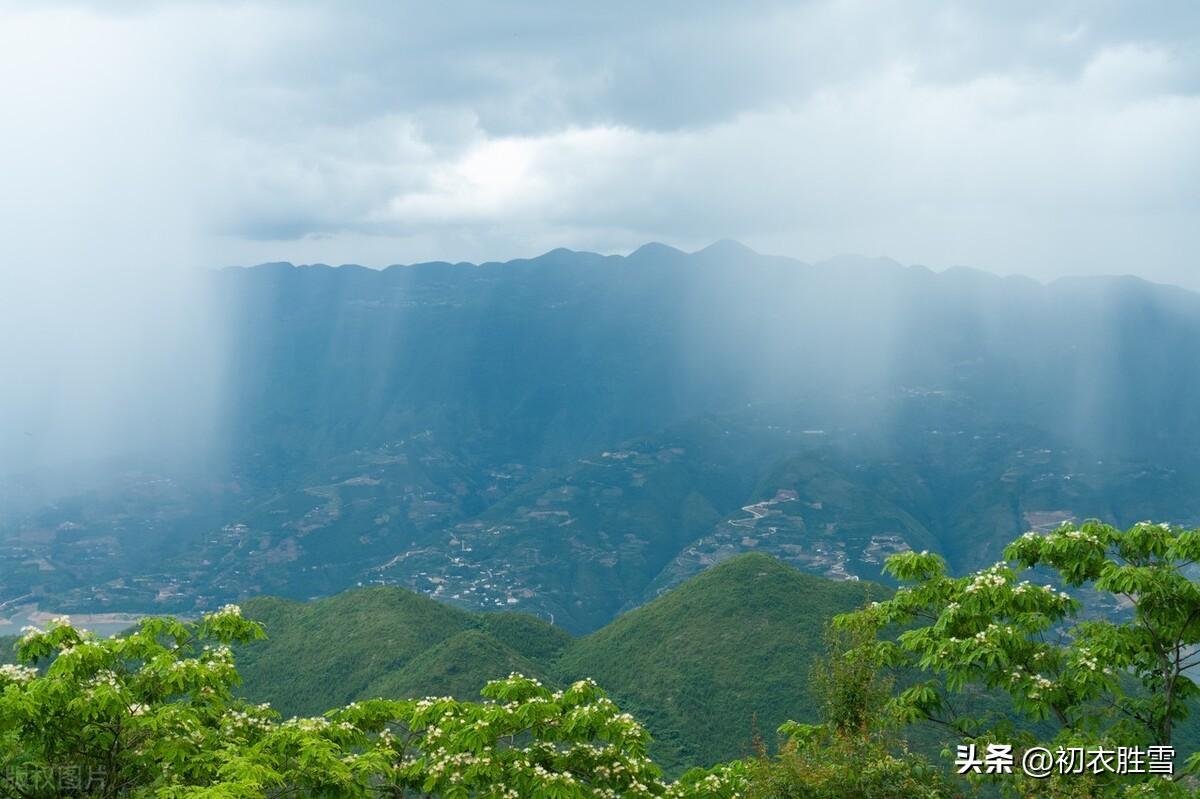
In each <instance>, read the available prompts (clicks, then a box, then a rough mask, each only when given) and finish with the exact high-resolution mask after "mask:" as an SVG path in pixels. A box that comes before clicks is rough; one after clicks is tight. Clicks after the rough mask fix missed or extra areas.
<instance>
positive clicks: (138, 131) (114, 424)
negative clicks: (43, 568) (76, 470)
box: [0, 7, 225, 480]
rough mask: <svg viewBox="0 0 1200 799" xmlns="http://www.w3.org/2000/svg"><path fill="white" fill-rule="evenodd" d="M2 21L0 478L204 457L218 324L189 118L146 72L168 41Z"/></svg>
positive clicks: (96, 24) (27, 16) (40, 16)
mask: <svg viewBox="0 0 1200 799" xmlns="http://www.w3.org/2000/svg"><path fill="white" fill-rule="evenodd" d="M3 13H4V23H3V25H0V73H2V74H4V75H6V76H11V79H8V80H6V81H5V82H4V86H3V88H0V103H2V104H3V107H4V113H5V116H6V119H7V120H8V121H7V122H6V124H5V125H4V127H3V130H2V131H0V175H2V176H3V177H2V179H0V219H2V220H3V222H2V223H0V225H2V226H3V252H2V254H0V386H2V387H3V389H2V391H0V474H6V473H9V474H11V473H29V472H36V471H39V470H45V469H49V468H51V467H54V468H56V469H61V468H62V467H63V466H65V465H68V464H72V465H75V466H79V465H81V464H98V463H99V462H102V461H106V460H109V459H112V458H116V457H123V456H131V455H137V456H139V457H147V456H149V457H155V458H157V457H171V458H175V459H187V458H190V457H192V456H193V455H196V454H198V453H200V452H204V451H210V450H211V449H212V448H213V444H214V442H215V441H216V436H217V435H218V426H219V414H220V408H219V403H220V397H221V389H220V384H221V379H222V366H221V364H222V360H223V354H222V350H223V347H224V346H225V341H224V338H223V330H224V325H223V324H221V322H220V315H219V309H218V308H216V307H214V305H213V304H212V302H211V296H210V294H209V292H208V288H207V284H206V282H205V280H204V279H203V275H202V273H201V271H200V264H199V261H201V260H202V256H200V255H199V253H198V252H197V235H198V231H199V230H200V229H201V228H202V224H203V223H202V221H201V220H200V219H199V218H198V215H197V213H198V199H197V195H196V193H195V191H194V185H195V175H196V174H197V172H198V167H197V164H198V163H200V160H201V159H199V158H197V157H196V155H195V153H194V151H193V150H192V149H191V147H190V145H189V142H193V141H194V138H195V137H194V135H193V134H191V133H189V128H191V126H192V125H193V124H194V122H195V119H194V116H193V115H192V114H191V112H190V110H189V108H188V106H187V105H186V98H184V97H182V96H180V95H179V94H178V93H177V92H176V87H175V86H173V85H172V83H171V82H170V80H161V79H156V78H155V75H156V74H158V75H160V77H161V73H158V72H156V70H157V68H158V67H159V66H160V65H161V64H163V63H168V62H169V59H167V58H166V55H165V54H166V52H167V50H168V49H169V46H170V44H169V42H166V41H161V40H158V39H156V36H155V33H156V32H155V31H154V30H153V28H152V27H148V26H146V25H140V24H136V21H135V22H133V23H131V22H130V21H129V20H122V19H111V18H104V17H99V16H96V15H92V14H89V13H87V12H85V11H83V10H81V9H79V8H73V7H60V8H48V9H44V10H41V11H30V12H28V13H21V12H15V11H10V10H7V9H6V10H5V11H4V12H3ZM46 479H47V480H52V478H50V477H46Z"/></svg>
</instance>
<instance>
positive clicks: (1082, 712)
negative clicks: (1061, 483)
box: [844, 521, 1200, 782]
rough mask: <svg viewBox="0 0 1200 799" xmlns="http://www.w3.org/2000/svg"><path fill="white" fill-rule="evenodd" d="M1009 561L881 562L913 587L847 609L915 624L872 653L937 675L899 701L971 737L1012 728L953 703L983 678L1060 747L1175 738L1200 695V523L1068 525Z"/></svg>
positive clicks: (1026, 543)
mask: <svg viewBox="0 0 1200 799" xmlns="http://www.w3.org/2000/svg"><path fill="white" fill-rule="evenodd" d="M1005 557H1006V558H1007V560H1008V562H1001V563H997V564H995V565H993V566H991V567H989V568H987V569H983V570H981V571H977V572H974V573H973V574H969V575H967V576H965V577H950V576H948V575H947V574H946V570H945V562H944V561H943V560H942V559H941V558H939V557H938V556H936V555H932V554H930V553H928V552H920V553H917V552H906V553H901V554H898V555H895V556H892V557H891V558H889V559H888V562H887V565H886V567H885V568H886V571H887V572H889V573H891V574H892V575H894V576H895V577H896V578H898V579H899V580H901V581H902V582H906V583H910V585H909V586H906V587H903V588H901V589H900V590H899V591H897V592H896V594H895V596H894V597H893V598H892V599H891V600H889V601H886V602H877V603H873V604H872V606H871V607H869V608H867V609H865V610H862V611H859V612H858V613H856V614H852V619H853V621H854V622H855V623H861V622H863V621H864V620H865V621H868V622H869V623H871V624H873V625H874V626H875V627H876V628H877V629H882V628H883V627H886V626H888V625H899V626H902V627H907V628H908V629H906V630H905V631H904V632H903V633H901V634H900V635H899V636H898V638H897V639H896V640H895V641H893V642H888V641H878V642H875V643H873V644H872V646H873V647H875V648H876V655H877V656H878V657H881V658H883V659H885V660H887V661H888V662H890V663H892V664H893V665H910V666H916V667H918V668H920V669H922V670H925V671H927V672H932V673H933V674H935V675H937V676H938V677H939V678H940V679H938V680H931V681H927V682H922V683H919V684H917V685H914V686H912V687H910V688H908V689H907V690H905V691H903V692H901V693H900V695H899V696H898V697H897V699H896V700H895V701H894V708H895V709H896V710H897V711H898V712H899V713H901V714H902V715H903V716H904V717H906V718H908V719H910V720H914V719H928V720H932V721H935V722H939V723H943V724H947V725H950V726H951V727H952V728H954V730H956V731H957V733H959V734H961V735H963V736H965V737H978V738H981V739H982V738H986V737H988V736H989V735H992V736H995V735H996V734H997V733H998V730H999V729H1004V734H1005V735H1008V736H1009V737H1012V736H1013V735H1014V734H1015V731H1014V730H1012V729H1011V727H1010V726H1008V725H1007V721H1004V720H1002V721H1000V724H1001V725H1005V726H1004V727H1002V728H997V727H995V726H994V725H989V723H988V722H987V721H986V720H985V719H984V718H983V717H982V716H981V715H979V714H977V713H971V712H969V711H967V712H964V708H962V707H961V706H960V707H956V701H955V699H956V697H955V696H954V695H955V694H958V693H960V692H962V691H964V689H968V688H970V687H972V686H974V687H976V688H978V687H983V688H986V689H990V690H992V691H997V692H1003V693H1007V694H1008V695H1009V696H1010V697H1011V700H1012V704H1013V707H1014V709H1015V710H1016V711H1017V713H1018V715H1021V716H1024V717H1027V718H1029V719H1032V720H1049V721H1051V722H1052V723H1054V724H1055V725H1056V726H1057V728H1058V729H1059V733H1058V737H1057V738H1056V741H1057V742H1058V743H1060V744H1069V743H1071V742H1078V741H1082V740H1105V739H1107V740H1110V741H1114V742H1116V741H1119V742H1121V743H1125V744H1136V743H1143V744H1147V745H1155V744H1157V745H1169V744H1170V743H1171V734H1172V727H1173V725H1174V723H1175V722H1177V721H1179V720H1180V719H1182V718H1184V717H1185V716H1186V715H1187V713H1188V707H1189V706H1188V700H1190V699H1192V698H1194V697H1195V696H1196V693H1197V687H1196V684H1195V683H1194V682H1193V681H1192V679H1191V678H1190V677H1189V676H1188V674H1187V672H1186V669H1187V668H1188V667H1189V666H1191V665H1193V664H1196V663H1200V651H1198V650H1197V645H1200V587H1198V586H1197V585H1196V584H1195V583H1194V582H1193V581H1192V580H1190V579H1189V578H1188V577H1187V575H1186V574H1185V570H1186V569H1187V568H1188V567H1190V566H1191V565H1192V564H1193V563H1194V562H1196V561H1197V560H1198V559H1200V531H1198V530H1179V529H1174V528H1172V527H1170V526H1168V525H1159V524H1151V523H1149V522H1142V523H1140V524H1136V525H1134V526H1133V527H1130V528H1129V529H1127V530H1119V529H1117V528H1115V527H1112V526H1110V525H1107V524H1103V523H1100V522H1097V521H1088V522H1085V523H1083V524H1079V525H1076V524H1070V523H1064V524H1063V525H1062V526H1060V527H1059V528H1058V529H1057V530H1055V531H1053V532H1051V533H1048V534H1045V535H1039V534H1037V533H1032V532H1031V533H1026V534H1025V535H1024V536H1022V537H1021V538H1019V539H1018V540H1016V541H1015V542H1013V543H1012V544H1011V545H1010V546H1009V547H1008V548H1007V549H1006V550H1005ZM1009 562H1012V563H1014V564H1015V568H1014V567H1012V566H1010V565H1009ZM1035 568H1036V569H1039V570H1040V571H1041V572H1042V573H1043V575H1044V576H1043V578H1042V579H1047V578H1049V580H1050V582H1046V583H1045V584H1042V585H1036V584H1035V583H1034V581H1032V580H1022V579H1019V575H1018V573H1017V571H1016V569H1035ZM1039 582H1040V581H1039ZM1054 582H1057V583H1059V584H1063V585H1065V586H1068V587H1075V588H1079V587H1083V588H1086V589H1089V590H1091V591H1094V592H1097V594H1099V595H1105V594H1107V595H1108V599H1109V600H1112V601H1110V602H1108V603H1106V604H1109V605H1122V606H1124V607H1126V608H1127V613H1128V616H1129V617H1128V618H1127V619H1126V620H1117V619H1114V618H1090V619H1084V620H1080V619H1079V618H1078V615H1077V614H1078V611H1079V609H1080V605H1079V603H1078V602H1077V601H1076V600H1075V599H1074V598H1072V597H1071V596H1070V595H1068V594H1067V593H1066V592H1065V591H1063V590H1060V589H1058V588H1056V587H1055V585H1054V584H1053V583H1054ZM849 620H850V618H848V619H847V620H846V621H849ZM844 623H845V622H844ZM958 704H960V705H961V701H960V702H959V703H958ZM967 704H970V703H969V701H968V703H967ZM1195 765H1196V758H1193V759H1192V761H1190V762H1189V764H1188V767H1189V768H1194V767H1195ZM1159 782H1161V780H1159Z"/></svg>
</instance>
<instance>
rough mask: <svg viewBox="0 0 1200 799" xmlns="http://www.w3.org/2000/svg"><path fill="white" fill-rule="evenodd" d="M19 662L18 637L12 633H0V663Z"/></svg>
mask: <svg viewBox="0 0 1200 799" xmlns="http://www.w3.org/2000/svg"><path fill="white" fill-rule="evenodd" d="M16 662H17V639H16V638H14V637H13V636H10V635H0V663H16Z"/></svg>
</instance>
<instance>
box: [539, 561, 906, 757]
mask: <svg viewBox="0 0 1200 799" xmlns="http://www.w3.org/2000/svg"><path fill="white" fill-rule="evenodd" d="M871 590H872V588H871V587H870V586H869V585H868V584H866V583H856V582H841V583H839V582H832V581H830V580H826V579H823V578H820V577H815V576H813V575H808V574H804V573H802V572H799V571H797V570H796V569H794V568H792V567H790V566H787V565H785V564H783V563H780V562H779V561H777V560H775V559H774V558H771V557H768V556H766V555H761V554H754V553H752V554H747V555H742V556H739V557H737V558H734V559H732V560H729V561H727V562H725V563H723V564H721V565H719V566H715V567H713V568H711V569H709V570H708V571H706V572H704V573H702V574H701V575H699V576H697V577H695V578H693V579H692V580H690V581H688V582H687V583H684V584H683V585H681V586H679V587H678V588H676V589H675V590H673V591H671V592H669V593H667V594H664V595H663V596H661V597H659V598H658V599H656V600H654V601H653V602H650V603H649V604H647V605H645V606H643V607H641V608H638V609H637V610H634V611H631V612H629V613H627V614H625V615H624V616H622V617H621V618H619V619H617V620H616V621H615V622H613V623H612V624H610V625H608V626H607V627H605V628H604V629H602V630H600V631H599V632H596V633H594V634H592V635H590V636H587V637H585V638H582V639H580V640H579V641H577V642H576V643H575V644H573V645H571V646H570V647H569V648H568V649H567V650H566V652H565V654H564V655H563V657H562V659H561V660H560V661H559V663H558V672H559V673H561V674H563V675H564V676H566V677H578V676H582V675H589V676H592V677H594V678H595V679H596V680H597V681H599V682H600V684H602V685H604V686H605V687H606V688H607V689H608V690H610V691H611V692H612V694H613V696H614V697H617V698H618V699H619V701H620V702H621V703H622V705H624V706H626V707H628V708H630V709H631V710H633V711H634V712H636V713H637V714H638V716H639V718H643V719H644V720H645V721H646V725H647V727H649V729H650V730H651V731H652V732H653V733H654V736H655V742H656V745H655V748H654V750H653V751H654V753H655V756H656V758H658V759H659V760H660V762H662V763H663V764H664V766H667V767H668V768H679V767H686V766H689V765H696V764H707V763H715V762H718V761H720V760H725V759H728V758H732V757H739V756H742V755H747V754H750V753H751V751H752V739H753V736H754V731H755V723H756V720H757V724H758V725H759V726H760V728H762V729H774V728H775V727H776V726H778V725H779V724H781V723H783V722H784V721H785V720H787V719H788V718H789V717H791V718H812V717H815V716H816V715H817V714H818V708H819V706H820V703H821V700H820V697H819V696H814V694H813V693H812V692H811V691H810V690H809V688H808V686H807V685H806V681H805V680H804V678H803V675H804V674H805V673H806V672H807V670H808V668H809V666H810V665H811V663H812V662H813V659H814V658H815V657H816V656H818V655H819V654H820V651H821V643H820V642H821V631H822V628H823V626H824V625H825V624H826V622H827V621H828V620H829V619H830V618H832V617H833V616H834V615H836V614H837V613H841V612H845V611H848V610H851V609H852V608H854V607H858V606H860V605H861V604H862V602H863V600H864V598H865V597H866V596H867V595H868V593H869V592H870V591H871ZM873 590H874V591H875V592H876V595H881V594H883V592H884V589H883V588H880V587H878V586H876V587H874V589H873ZM797 675H799V678H798V677H797Z"/></svg>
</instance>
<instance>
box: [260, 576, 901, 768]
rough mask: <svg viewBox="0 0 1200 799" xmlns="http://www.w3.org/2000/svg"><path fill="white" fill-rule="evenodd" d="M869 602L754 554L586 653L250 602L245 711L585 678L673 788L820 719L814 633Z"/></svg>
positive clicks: (450, 624) (538, 631)
mask: <svg viewBox="0 0 1200 799" xmlns="http://www.w3.org/2000/svg"><path fill="white" fill-rule="evenodd" d="M871 592H874V593H873V594H872V595H874V596H883V595H884V594H885V589H883V588H881V587H878V586H875V587H874V588H870V587H868V585H867V584H865V583H855V582H841V583H839V582H833V581H830V580H826V579H823V578H820V577H815V576H813V575H807V574H803V573H801V572H799V571H797V570H796V569H794V568H792V567H790V566H787V565H785V564H783V563H780V562H779V561H777V560H774V559H773V558H770V557H767V556H765V555H760V554H749V555H744V556H738V557H735V558H732V559H730V560H728V561H726V562H725V563H722V564H720V565H718V566H714V567H713V568H711V569H709V570H708V571H706V572H704V573H703V574H701V575H700V576H698V577H695V578H693V579H692V580H690V581H688V582H686V583H684V584H683V585H681V586H679V587H677V588H675V589H674V590H672V591H670V592H667V593H666V594H664V595H663V596H661V597H659V598H657V599H655V600H654V601H652V602H650V603H648V604H647V605H645V606H643V607H641V608H639V609H637V610H634V611H631V612H629V613H628V614H626V615H625V616H623V617H621V618H620V619H619V620H617V621H616V622H614V623H613V624H611V625H609V626H608V627H606V628H604V629H603V630H601V631H599V632H597V633H594V634H593V635H590V636H587V637H584V638H580V639H572V638H571V637H570V636H569V635H568V634H567V633H566V632H564V631H562V630H561V629H559V628H557V627H553V626H551V625H549V624H547V623H546V622H544V621H541V620H538V619H535V618H532V617H530V616H525V615H522V614H508V613H483V614H471V613H467V612H464V611H461V610H458V609H455V608H451V607H447V606H446V605H444V604H441V603H438V602H435V601H433V600H430V599H428V598H427V597H422V596H418V595H414V594H411V593H409V592H407V591H404V590H402V589H393V588H386V589H384V588H379V589H366V590H359V591H351V592H348V593H345V594H340V595H338V596H335V597H331V598H329V599H322V600H317V601H313V602H307V603H296V602H287V601H283V600H277V599H254V600H250V601H249V602H247V603H246V605H245V607H246V612H247V614H249V615H252V616H253V617H254V618H256V619H261V620H262V621H263V622H264V624H265V625H266V627H267V629H268V630H269V632H270V638H269V639H268V640H266V641H261V642H257V643H255V644H253V645H252V646H247V647H243V648H240V649H239V650H238V652H237V654H238V663H239V667H240V670H241V672H242V674H243V676H244V677H245V687H244V689H243V692H244V694H245V696H246V697H247V698H248V699H252V700H253V701H255V702H264V701H269V702H271V704H272V706H273V707H275V708H276V709H278V710H280V711H281V712H283V713H288V714H292V713H296V714H312V713H318V712H321V711H323V710H324V709H326V708H328V707H333V706H336V705H339V704H345V703H347V702H350V701H353V700H357V699H370V698H375V697H390V698H404V697H412V696H424V695H426V694H430V693H436V694H439V695H440V694H449V695H452V696H454V697H456V698H458V699H473V698H474V697H476V696H477V695H478V690H479V686H481V685H483V684H484V683H486V682H487V681H488V680H494V679H499V678H502V677H505V676H506V675H508V674H510V673H511V672H513V671H518V672H521V673H522V674H526V675H529V676H534V677H537V678H538V679H540V680H542V681H543V682H544V683H546V684H547V685H551V686H563V685H569V684H570V683H572V682H574V681H575V680H578V679H582V678H585V677H594V678H595V679H596V680H597V681H598V682H599V683H600V684H601V685H603V686H604V687H605V689H606V690H609V691H610V692H611V693H612V695H613V697H614V699H615V700H616V701H617V702H618V703H619V704H620V705H621V706H622V707H625V708H627V709H629V710H630V711H631V712H633V713H635V715H637V717H638V718H639V719H640V720H641V721H642V722H643V723H644V724H645V725H646V727H647V729H649V730H650V732H651V733H652V734H653V736H654V743H653V744H652V746H651V754H652V755H653V756H654V759H655V760H656V762H658V763H659V764H660V765H661V766H662V767H663V768H664V770H665V771H666V772H667V773H668V774H671V775H674V774H679V773H680V772H682V771H683V770H684V769H686V768H689V767H691V766H695V765H704V764H711V763H716V762H719V761H722V760H727V759H730V758H735V757H740V756H743V755H747V754H750V752H751V751H752V738H753V734H754V729H755V720H756V719H757V723H758V725H759V727H760V728H761V729H765V730H771V729H774V728H775V727H776V726H778V725H779V724H781V723H782V722H783V721H785V720H786V719H787V718H800V719H812V718H816V716H817V715H818V713H819V710H818V708H819V706H820V702H821V700H820V695H819V694H817V695H814V694H813V693H812V692H811V691H810V689H809V687H808V686H807V685H806V683H805V680H804V679H803V676H804V674H805V673H806V672H807V670H808V668H809V666H810V664H811V663H812V662H813V659H814V658H815V657H816V656H817V655H819V654H820V651H821V635H822V629H823V625H824V624H825V623H826V622H827V621H828V620H829V619H830V618H832V617H833V616H834V615H835V614H837V613H842V612H845V611H849V610H852V609H853V608H855V607H859V606H860V605H861V604H862V602H863V600H864V598H865V597H866V596H867V595H868V593H871ZM330 675H337V679H336V680H331V679H330ZM797 675H799V678H797Z"/></svg>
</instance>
